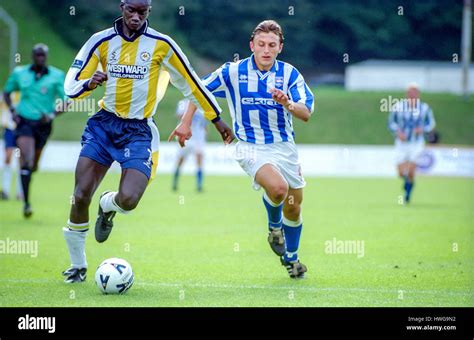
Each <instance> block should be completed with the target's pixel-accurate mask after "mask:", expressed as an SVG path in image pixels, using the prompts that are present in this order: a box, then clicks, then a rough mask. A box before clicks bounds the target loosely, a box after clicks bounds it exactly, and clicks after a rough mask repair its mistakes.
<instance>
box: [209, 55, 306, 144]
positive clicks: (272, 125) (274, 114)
mask: <svg viewBox="0 0 474 340" xmlns="http://www.w3.org/2000/svg"><path fill="white" fill-rule="evenodd" d="M203 83H204V85H205V86H206V87H207V89H208V90H209V91H211V92H212V93H213V94H214V95H215V96H216V97H226V99H227V103H228V105H229V110H230V114H231V117H232V123H233V129H234V133H235V136H236V137H237V138H238V139H240V140H242V141H246V142H249V143H254V144H271V143H276V142H294V136H295V135H294V131H293V122H292V115H291V113H290V112H288V111H287V110H285V108H284V107H283V106H282V105H280V104H278V103H277V102H275V101H274V100H273V99H272V95H271V93H270V90H271V89H273V88H276V89H279V90H281V91H283V92H284V93H286V94H287V95H288V96H289V98H290V99H291V100H292V101H293V102H295V103H303V104H305V105H306V106H307V107H308V109H309V110H310V111H311V112H313V111H314V96H313V94H312V93H311V90H310V89H309V87H308V85H306V83H305V81H304V78H303V76H302V75H301V74H300V73H299V72H298V70H297V69H296V68H295V67H293V66H292V65H290V64H288V63H285V62H282V61H279V60H277V61H275V64H274V65H273V67H272V68H271V70H270V71H260V70H259V69H258V68H257V65H256V64H255V61H254V58H253V55H252V56H250V57H249V58H246V59H243V60H240V61H238V62H235V63H226V64H224V65H222V66H221V67H220V68H219V69H218V70H216V71H215V72H213V73H211V74H210V75H208V76H207V77H205V78H204V80H203Z"/></svg>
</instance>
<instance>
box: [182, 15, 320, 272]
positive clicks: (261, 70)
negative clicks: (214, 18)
mask: <svg viewBox="0 0 474 340" xmlns="http://www.w3.org/2000/svg"><path fill="white" fill-rule="evenodd" d="M283 40H284V37H283V31H282V29H281V27H280V25H279V24H278V23H277V22H275V21H273V20H266V21H263V22H261V23H260V24H258V25H257V27H256V28H255V29H254V31H253V33H252V35H251V37H250V49H251V50H252V52H253V54H252V55H251V56H250V57H248V58H246V59H243V60H240V61H237V62H233V63H226V64H224V65H223V66H222V67H220V68H219V69H218V70H216V71H215V72H214V73H212V74H210V75H209V76H207V77H206V78H205V79H204V84H205V85H206V87H207V89H208V90H209V91H211V92H212V93H213V94H214V95H215V96H216V97H225V98H226V99H227V102H228V105H229V110H230V114H231V116H232V122H233V130H234V133H235V136H236V137H237V139H238V143H237V145H236V160H237V161H238V163H239V164H240V166H241V167H242V169H244V170H245V172H246V173H247V174H248V175H250V176H251V177H252V179H253V186H254V188H255V189H256V190H258V189H260V188H261V187H263V189H264V193H263V204H264V206H265V209H266V211H267V214H268V227H269V235H268V242H269V243H270V246H271V248H272V250H273V251H274V252H275V253H276V254H277V255H278V256H279V257H280V259H281V263H282V264H283V265H284V266H285V268H286V269H287V271H288V273H289V275H290V277H291V278H302V277H304V274H305V272H306V271H307V268H306V266H305V265H303V264H302V263H301V262H300V261H299V258H298V247H299V243H300V235H301V230H302V226H303V219H302V215H301V203H302V201H303V187H304V186H305V185H306V182H305V180H304V178H303V175H302V172H301V166H300V162H299V159H298V151H297V149H296V146H295V134H294V132H293V122H292V118H293V117H295V118H298V119H301V120H303V121H305V122H307V121H308V120H309V119H310V117H311V114H312V112H313V110H314V97H313V94H312V93H311V90H310V89H309V87H308V86H307V85H306V83H305V81H304V78H303V76H302V75H301V74H300V73H299V72H298V70H297V69H296V68H295V67H293V66H292V65H290V64H288V63H285V62H283V61H280V60H277V56H278V54H279V53H280V52H281V51H282V49H283ZM195 110H196V107H195V106H194V105H190V107H189V108H188V111H187V112H186V114H185V116H184V118H183V119H184V120H190V119H192V116H193V114H194V112H195ZM181 129H182V127H180V126H179V127H178V128H177V130H179V132H180V133H182V134H186V133H188V132H187V131H181Z"/></svg>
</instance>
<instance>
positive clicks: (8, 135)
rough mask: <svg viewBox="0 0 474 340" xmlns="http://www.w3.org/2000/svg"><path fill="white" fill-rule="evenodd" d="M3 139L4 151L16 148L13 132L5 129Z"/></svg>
mask: <svg viewBox="0 0 474 340" xmlns="http://www.w3.org/2000/svg"><path fill="white" fill-rule="evenodd" d="M3 139H4V140H5V149H8V148H16V140H15V131H13V130H10V129H7V128H5V131H4V132H3Z"/></svg>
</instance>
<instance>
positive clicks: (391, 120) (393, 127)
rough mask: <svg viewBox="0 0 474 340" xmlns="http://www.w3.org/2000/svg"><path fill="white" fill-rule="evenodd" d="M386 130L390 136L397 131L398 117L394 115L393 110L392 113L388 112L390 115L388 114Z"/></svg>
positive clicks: (394, 111)
mask: <svg viewBox="0 0 474 340" xmlns="http://www.w3.org/2000/svg"><path fill="white" fill-rule="evenodd" d="M387 126H388V129H389V130H390V132H391V133H392V134H395V133H396V132H397V131H398V128H399V127H398V116H397V113H396V110H395V108H393V109H392V111H390V113H389V114H388V124H387Z"/></svg>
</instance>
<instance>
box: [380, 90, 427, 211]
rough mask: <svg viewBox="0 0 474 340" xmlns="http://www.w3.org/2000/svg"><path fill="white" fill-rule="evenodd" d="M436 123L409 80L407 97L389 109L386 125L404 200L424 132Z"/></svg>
mask: <svg viewBox="0 0 474 340" xmlns="http://www.w3.org/2000/svg"><path fill="white" fill-rule="evenodd" d="M435 125H436V123H435V120H434V116H433V111H432V110H431V108H430V107H429V106H428V104H426V103H424V102H422V101H420V90H419V87H418V85H417V84H416V83H410V84H409V85H408V89H407V98H406V100H405V101H402V102H400V103H398V104H397V105H395V106H394V107H393V108H392V112H390V115H389V118H388V128H389V130H390V131H391V132H392V134H393V135H394V137H395V154H396V162H397V167H398V174H399V176H400V177H402V178H403V179H404V185H403V188H404V191H405V202H406V203H409V202H410V198H411V192H412V190H413V187H414V184H415V171H416V161H417V158H418V157H419V156H420V154H421V152H422V151H423V149H424V147H425V137H424V134H425V133H428V132H430V131H432V130H433V129H434V127H435Z"/></svg>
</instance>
